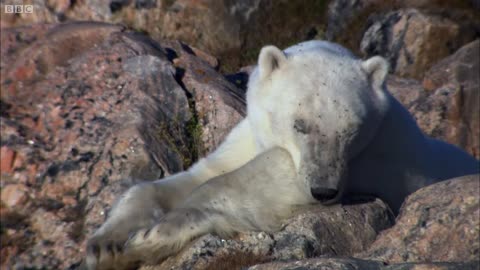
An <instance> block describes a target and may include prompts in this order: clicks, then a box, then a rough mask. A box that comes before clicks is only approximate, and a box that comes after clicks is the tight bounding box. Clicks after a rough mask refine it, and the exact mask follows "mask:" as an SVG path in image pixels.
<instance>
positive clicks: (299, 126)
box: [293, 119, 310, 134]
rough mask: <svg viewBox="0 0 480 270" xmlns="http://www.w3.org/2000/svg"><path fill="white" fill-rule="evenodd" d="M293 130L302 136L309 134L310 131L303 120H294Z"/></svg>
mask: <svg viewBox="0 0 480 270" xmlns="http://www.w3.org/2000/svg"><path fill="white" fill-rule="evenodd" d="M293 128H294V129H295V131H297V132H298V133H303V134H308V133H310V129H309V128H308V126H307V123H305V120H303V119H296V120H295V122H294V124H293Z"/></svg>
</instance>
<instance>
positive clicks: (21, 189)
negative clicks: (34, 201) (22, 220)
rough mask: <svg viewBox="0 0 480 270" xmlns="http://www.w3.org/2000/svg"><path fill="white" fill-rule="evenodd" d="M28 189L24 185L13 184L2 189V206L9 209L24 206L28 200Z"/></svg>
mask: <svg viewBox="0 0 480 270" xmlns="http://www.w3.org/2000/svg"><path fill="white" fill-rule="evenodd" d="M27 191H28V188H27V187H26V186H25V185H22V184H11V185H7V186H5V187H3V188H2V191H1V195H0V198H1V199H2V204H5V206H7V207H9V208H13V207H19V206H23V205H24V204H25V203H26V201H27V200H28V193H27Z"/></svg>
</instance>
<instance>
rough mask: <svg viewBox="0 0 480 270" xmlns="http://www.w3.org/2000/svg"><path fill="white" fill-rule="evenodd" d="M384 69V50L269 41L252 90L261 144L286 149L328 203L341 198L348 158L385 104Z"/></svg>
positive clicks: (252, 114) (369, 134)
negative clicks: (361, 51)
mask: <svg viewBox="0 0 480 270" xmlns="http://www.w3.org/2000/svg"><path fill="white" fill-rule="evenodd" d="M387 73H388V64H387V62H386V61H385V60H384V59H383V58H381V57H378V56H376V57H372V58H370V59H368V60H365V61H362V60H360V59H357V58H355V57H354V56H353V55H352V53H351V52H349V51H348V50H347V49H345V48H343V47H341V46H339V45H336V44H333V43H329V42H325V41H310V42H304V43H300V44H298V45H296V46H293V47H290V48H288V49H286V50H285V51H281V50H279V49H278V48H276V47H274V46H266V47H264V48H263V49H262V50H261V52H260V55H259V59H258V66H257V68H256V69H255V70H254V72H253V73H252V75H251V76H250V80H249V86H248V92H247V104H248V105H247V106H248V119H249V121H250V122H251V124H252V128H253V133H254V136H255V139H256V143H257V146H258V147H259V149H262V150H266V149H268V148H271V147H275V146H280V147H283V148H285V149H287V150H288V151H289V153H290V154H291V156H292V158H293V161H294V163H295V166H296V170H297V174H298V176H299V177H300V178H301V179H303V180H304V184H305V185H304V186H305V190H306V192H309V193H310V194H312V195H313V197H315V198H317V199H319V200H320V201H321V202H323V203H325V204H329V203H333V202H335V201H337V200H338V198H339V197H340V196H341V191H342V187H343V186H344V184H345V180H346V176H347V173H348V167H347V164H348V161H349V160H351V159H353V158H354V157H355V156H356V155H358V154H359V153H360V152H361V151H362V150H363V149H364V148H365V147H366V146H367V145H368V144H369V142H370V140H372V138H373V137H374V135H375V133H376V131H377V129H378V127H379V126H380V124H381V122H382V120H383V117H384V115H385V114H386V112H387V109H388V98H387V94H386V93H385V91H384V81H385V77H386V75H387Z"/></svg>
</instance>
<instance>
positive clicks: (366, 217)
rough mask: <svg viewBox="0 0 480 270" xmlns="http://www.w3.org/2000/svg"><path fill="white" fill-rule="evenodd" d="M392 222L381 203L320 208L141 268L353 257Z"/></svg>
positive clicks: (212, 239)
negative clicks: (269, 229) (277, 228)
mask: <svg viewBox="0 0 480 270" xmlns="http://www.w3.org/2000/svg"><path fill="white" fill-rule="evenodd" d="M392 222H393V216H392V214H391V211H390V209H389V208H388V207H387V206H386V205H385V204H384V203H383V202H382V201H380V200H378V199H377V200H375V199H372V200H371V201H369V202H365V201H364V202H362V203H357V204H350V205H345V206H341V205H335V206H331V207H324V206H321V205H316V206H311V207H307V208H305V209H300V210H299V213H298V214H296V215H295V216H294V217H292V218H290V219H288V220H286V221H285V223H284V225H283V228H282V229H281V230H280V231H278V232H275V233H266V232H248V233H242V234H239V235H237V236H236V237H235V238H233V239H221V238H219V237H217V236H213V235H210V234H209V235H205V236H202V237H200V238H199V239H198V240H195V241H194V242H192V243H191V244H190V245H189V246H187V247H185V248H184V249H183V250H182V251H181V252H180V253H179V254H177V255H175V256H172V257H170V258H168V259H167V260H165V261H164V262H162V263H161V264H159V265H155V266H143V267H141V268H140V270H167V269H195V270H207V269H244V268H245V267H248V266H252V265H255V264H260V263H263V262H269V261H277V260H278V261H286V260H301V259H308V258H312V257H316V256H326V255H329V256H351V255H352V254H354V253H356V252H358V251H361V250H364V249H365V248H366V247H368V246H369V245H370V244H371V243H372V242H373V241H374V240H375V238H376V236H377V235H378V234H379V232H380V231H382V230H384V229H386V228H388V227H390V226H391V225H392Z"/></svg>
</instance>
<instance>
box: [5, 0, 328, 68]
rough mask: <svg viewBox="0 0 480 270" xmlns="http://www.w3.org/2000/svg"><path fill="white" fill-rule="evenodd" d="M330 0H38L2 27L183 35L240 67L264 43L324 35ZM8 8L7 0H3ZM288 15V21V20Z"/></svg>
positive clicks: (164, 36) (224, 64)
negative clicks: (82, 26) (111, 27)
mask: <svg viewBox="0 0 480 270" xmlns="http://www.w3.org/2000/svg"><path fill="white" fill-rule="evenodd" d="M326 3H327V2H326V1H317V2H311V1H305V0H302V1H274V0H242V1H221V0H202V1H197V0H173V1H162V0H132V1H127V0H109V1H103V0H101V1H100V0H89V1H75V2H72V1H65V0H48V1H47V0H37V1H35V7H34V10H35V12H34V13H33V15H32V14H29V15H27V14H21V15H15V14H3V15H5V16H2V17H1V19H0V24H1V27H2V29H3V28H8V27H15V26H16V27H18V26H28V25H30V24H33V23H41V22H48V23H58V22H65V21H80V20H81V21H86V20H87V21H98V22H108V23H121V24H124V25H126V26H127V27H130V28H132V29H135V30H137V31H142V32H146V33H148V34H149V35H150V36H152V37H153V38H154V39H157V40H160V39H175V40H176V39H178V40H181V41H183V42H184V43H187V44H190V45H192V46H194V47H197V48H199V49H201V50H205V51H208V52H210V53H212V54H213V55H215V56H217V57H220V58H221V59H222V68H223V69H224V70H228V71H229V72H233V71H236V70H237V68H238V67H239V66H241V65H244V64H252V63H253V62H254V61H255V60H256V57H257V55H258V52H259V50H260V48H261V46H263V45H265V44H267V43H269V44H273V43H274V44H276V45H278V46H280V47H286V46H288V45H291V44H292V43H296V42H298V41H299V40H304V39H312V38H314V37H319V36H320V37H321V36H322V33H323V28H324V20H323V18H324V14H325V13H326ZM1 8H2V10H4V3H3V2H2V3H1ZM287 17H288V20H286V19H285V18H287Z"/></svg>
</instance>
